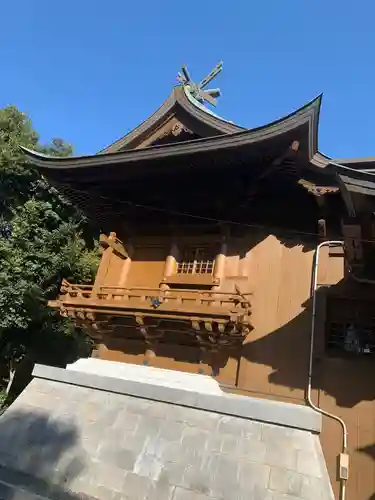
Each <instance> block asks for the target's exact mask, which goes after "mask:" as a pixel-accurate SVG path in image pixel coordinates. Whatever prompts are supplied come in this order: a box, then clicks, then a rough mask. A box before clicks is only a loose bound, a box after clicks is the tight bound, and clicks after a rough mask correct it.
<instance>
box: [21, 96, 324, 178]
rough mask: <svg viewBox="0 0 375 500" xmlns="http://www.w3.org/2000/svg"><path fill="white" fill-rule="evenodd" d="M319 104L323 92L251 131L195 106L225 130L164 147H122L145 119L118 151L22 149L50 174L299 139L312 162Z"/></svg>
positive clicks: (315, 151) (204, 153)
mask: <svg viewBox="0 0 375 500" xmlns="http://www.w3.org/2000/svg"><path fill="white" fill-rule="evenodd" d="M175 91H178V92H180V91H182V89H181V88H179V87H177V88H176V89H175ZM164 105H166V103H164ZM164 105H163V106H164ZM320 105H321V95H319V96H318V97H316V98H315V99H313V100H312V101H311V102H309V103H308V104H306V105H305V106H303V107H302V108H299V109H298V110H297V111H295V112H293V113H291V114H290V115H288V116H286V117H284V118H281V119H279V120H277V121H274V122H272V123H270V124H268V125H265V126H261V127H257V128H254V129H248V130H245V129H241V128H239V127H237V126H236V125H232V124H230V123H228V122H225V121H223V120H220V119H218V118H216V117H214V116H212V115H210V114H208V113H205V112H204V111H201V110H199V109H198V108H196V110H195V112H196V113H204V114H205V115H206V116H205V120H206V121H207V122H208V123H211V121H212V126H213V124H215V126H216V125H217V124H218V123H219V122H220V123H221V126H222V128H223V132H222V133H221V134H220V135H216V136H214V137H212V136H211V137H206V138H203V139H195V140H191V141H185V142H180V143H173V144H166V145H162V146H151V147H146V148H142V149H125V150H119V149H122V148H124V147H125V143H126V141H127V144H128V145H129V144H130V143H131V141H132V139H131V137H130V135H131V134H132V133H133V132H134V133H135V135H136V136H137V135H139V134H141V133H142V130H141V129H142V127H143V126H145V123H146V122H144V123H143V124H142V125H140V127H139V128H138V129H135V130H134V131H133V132H131V133H130V134H129V135H128V136H126V137H125V138H123V139H124V143H122V145H121V144H120V143H118V144H117V146H116V148H115V152H113V151H109V150H105V151H103V152H102V153H101V154H97V155H90V156H78V157H66V158H58V157H51V156H46V155H43V154H40V153H37V152H35V151H31V150H28V149H26V148H23V151H24V152H25V154H26V156H27V157H28V158H29V160H30V161H31V162H32V163H33V164H35V165H36V166H38V167H39V168H40V169H42V170H43V171H44V172H45V173H46V174H47V175H48V171H50V173H51V170H54V171H55V173H57V171H60V172H63V171H65V172H66V171H67V170H71V169H74V170H75V171H76V169H84V168H95V167H104V166H111V167H114V166H115V165H119V166H120V165H121V167H125V166H129V167H130V165H131V164H133V163H137V165H138V166H139V165H140V164H146V163H150V162H151V163H154V164H155V163H156V162H157V161H158V160H163V159H166V158H177V157H182V156H189V157H190V156H191V155H207V154H208V153H212V154H213V153H214V152H218V154H220V153H221V152H223V151H224V150H225V151H228V152H229V150H233V151H235V152H238V151H240V150H246V151H250V150H252V151H254V148H257V146H258V145H261V146H262V149H264V148H265V147H266V146H267V148H270V145H271V144H273V145H274V148H271V149H275V150H277V149H278V148H279V147H280V148H281V149H282V151H283V150H285V147H286V145H285V143H287V145H290V144H291V142H292V140H297V141H299V142H300V150H299V151H300V153H301V155H303V157H304V158H305V160H306V161H307V162H309V161H310V160H311V159H312V158H313V157H314V155H316V153H317V131H318V120H319V111H320ZM168 106H169V104H168ZM157 114H158V112H157V113H156V116H154V115H153V117H151V119H152V120H157ZM224 128H227V130H229V129H231V130H232V132H231V133H224ZM233 130H234V132H233ZM126 138H127V139H126ZM125 139H126V141H125ZM120 141H122V139H120ZM115 144H116V143H115ZM271 149H270V151H271ZM276 152H277V151H276ZM323 163H324V162H323ZM316 166H320V168H321V167H322V166H325V165H323V164H322V165H319V161H317V165H316ZM123 170H127V169H123ZM107 173H108V171H103V175H107ZM54 177H55V176H54Z"/></svg>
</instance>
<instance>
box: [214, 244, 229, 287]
mask: <svg viewBox="0 0 375 500" xmlns="http://www.w3.org/2000/svg"><path fill="white" fill-rule="evenodd" d="M227 253H228V245H227V242H226V238H225V237H223V240H222V242H221V246H220V250H219V253H218V254H217V255H216V258H215V264H214V273H213V276H214V279H217V280H220V279H222V278H223V277H224V271H225V257H226V256H227ZM219 288H220V285H218V286H215V287H214V290H218V289H219Z"/></svg>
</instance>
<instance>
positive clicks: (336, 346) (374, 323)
mask: <svg viewBox="0 0 375 500" xmlns="http://www.w3.org/2000/svg"><path fill="white" fill-rule="evenodd" d="M327 348H328V351H329V352H330V353H331V354H337V355H340V356H341V355H357V356H358V355H363V356H369V355H374V354H375V303H374V302H372V301H368V300H354V299H353V300H351V299H332V300H330V301H329V303H328V309H327Z"/></svg>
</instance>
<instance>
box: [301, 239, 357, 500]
mask: <svg viewBox="0 0 375 500" xmlns="http://www.w3.org/2000/svg"><path fill="white" fill-rule="evenodd" d="M327 246H328V247H329V246H342V247H344V242H343V241H336V240H332V241H323V242H322V243H320V244H319V245H318V246H317V247H316V250H315V261H314V268H313V286H312V316H311V332H310V354H309V371H308V381H307V391H306V400H307V403H308V405H309V406H310V407H311V408H312V409H313V410H315V411H317V412H318V413H320V414H321V415H325V416H326V417H328V418H331V419H333V420H336V422H338V423H339V424H340V425H341V428H342V447H341V450H342V451H341V453H342V454H346V453H347V449H348V430H347V427H346V424H345V422H344V420H343V419H342V418H340V417H338V416H337V415H333V414H332V413H329V412H328V411H326V410H323V409H322V408H318V407H317V406H316V405H315V404H314V403H313V401H312V399H311V385H312V374H313V356H314V342H315V323H316V296H317V290H318V269H319V256H320V250H321V249H322V248H323V247H327ZM345 493H346V479H344V478H342V477H341V474H340V500H345Z"/></svg>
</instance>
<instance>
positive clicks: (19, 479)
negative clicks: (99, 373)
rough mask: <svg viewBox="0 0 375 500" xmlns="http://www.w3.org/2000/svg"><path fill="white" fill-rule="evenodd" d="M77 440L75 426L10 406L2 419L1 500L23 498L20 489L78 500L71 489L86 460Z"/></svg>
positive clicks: (0, 433) (0, 425)
mask: <svg viewBox="0 0 375 500" xmlns="http://www.w3.org/2000/svg"><path fill="white" fill-rule="evenodd" d="M77 439H78V435H77V430H76V428H75V426H73V425H72V424H71V423H66V424H64V423H62V422H61V420H60V421H59V422H54V421H53V419H51V418H50V416H49V415H48V414H46V413H44V414H43V413H42V412H41V411H40V410H38V409H36V408H33V409H30V411H27V412H26V411H25V412H24V411H20V410H18V409H17V410H13V409H12V407H10V408H9V409H8V410H7V411H6V412H5V413H4V414H3V415H2V416H1V417H0V498H6V499H7V500H12V499H13V498H14V499H15V498H19V496H18V495H19V490H25V491H27V492H30V493H34V494H37V495H40V496H45V497H48V498H51V499H54V498H66V499H67V500H76V499H78V496H76V495H75V494H74V493H72V491H71V486H72V485H73V484H74V480H75V479H76V478H77V476H78V475H79V474H81V473H82V471H83V469H84V468H85V465H84V463H85V461H84V456H80V455H79V453H78V454H77V446H76V443H77ZM4 483H5V484H4Z"/></svg>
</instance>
